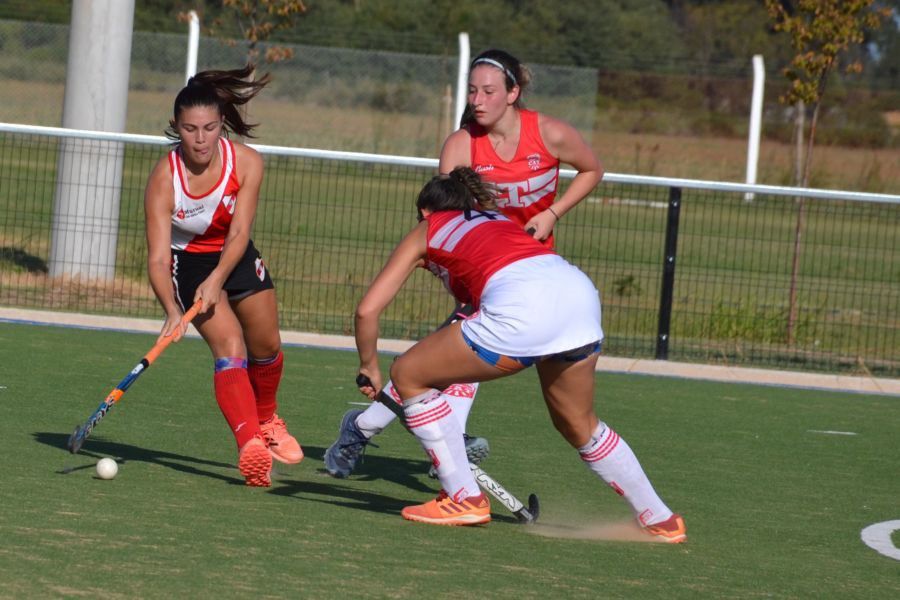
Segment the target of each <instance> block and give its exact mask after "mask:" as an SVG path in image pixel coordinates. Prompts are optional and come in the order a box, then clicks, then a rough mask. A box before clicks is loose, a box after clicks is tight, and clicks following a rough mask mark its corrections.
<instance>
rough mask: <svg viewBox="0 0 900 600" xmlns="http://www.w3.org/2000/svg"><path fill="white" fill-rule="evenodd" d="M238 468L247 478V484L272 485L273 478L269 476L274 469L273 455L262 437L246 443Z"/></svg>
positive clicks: (242, 449) (257, 485) (256, 485)
mask: <svg viewBox="0 0 900 600" xmlns="http://www.w3.org/2000/svg"><path fill="white" fill-rule="evenodd" d="M238 469H240V471H241V475H243V476H244V479H246V480H247V485H252V486H255V487H269V486H270V485H272V479H271V478H270V477H269V473H271V471H272V455H271V454H269V450H268V448H266V443H265V442H264V441H263V440H262V438H259V437H254V438H251V439H250V441H249V442H247V443H246V444H244V447H243V448H241V452H240V456H239V458H238Z"/></svg>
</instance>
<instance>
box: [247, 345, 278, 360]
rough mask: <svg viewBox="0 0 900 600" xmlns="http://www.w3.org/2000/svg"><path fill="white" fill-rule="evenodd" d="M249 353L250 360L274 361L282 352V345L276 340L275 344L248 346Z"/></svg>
mask: <svg viewBox="0 0 900 600" xmlns="http://www.w3.org/2000/svg"><path fill="white" fill-rule="evenodd" d="M247 352H248V354H249V358H250V360H256V361H260V360H268V359H274V358H276V357H277V356H278V354H279V353H280V352H281V343H280V342H279V341H278V340H275V341H274V343H272V342H270V343H266V344H255V345H254V346H252V347H250V346H249V345H248V347H247Z"/></svg>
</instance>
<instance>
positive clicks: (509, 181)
mask: <svg viewBox="0 0 900 600" xmlns="http://www.w3.org/2000/svg"><path fill="white" fill-rule="evenodd" d="M519 118H520V122H521V125H520V130H519V145H518V147H517V148H516V154H515V155H514V156H513V158H512V160H510V161H509V162H506V161H505V160H503V159H502V158H500V157H499V156H497V153H496V152H495V151H494V146H493V145H492V144H491V140H490V139H489V138H488V136H487V133H486V132H485V131H484V129H482V128H481V127H480V126H478V125H477V124H476V125H473V126H470V127H469V129H468V131H469V135H470V136H471V138H472V142H471V150H470V154H471V159H472V169H473V170H474V171H475V172H476V173H478V174H479V175H480V176H481V178H482V179H483V180H485V181H488V182H490V183H493V184H494V185H495V186H497V188H498V189H499V192H500V195H499V197H498V198H497V206H498V207H499V208H500V210H501V211H502V212H503V214H504V215H506V216H507V217H509V218H510V219H512V220H513V221H515V222H516V223H518V224H519V226H520V227H523V228H524V227H525V224H526V223H528V220H529V219H531V217H533V216H534V215H536V214H538V213H539V212H542V211H545V210H547V209H548V208H549V207H550V205H551V204H553V200H554V199H555V198H556V188H557V183H558V182H559V159H558V158H556V157H555V156H553V155H552V154H550V152H549V151H548V150H547V147H546V146H545V145H544V140H543V139H542V138H541V130H540V128H539V127H538V113H536V112H534V111H532V110H520V111H519ZM544 244H546V245H547V246H549V247H551V248H552V247H553V235H552V234H551V235H550V236H548V237H547V239H546V240H544Z"/></svg>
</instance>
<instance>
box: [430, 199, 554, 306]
mask: <svg viewBox="0 0 900 600" xmlns="http://www.w3.org/2000/svg"><path fill="white" fill-rule="evenodd" d="M425 219H426V220H427V221H428V233H427V235H426V239H427V244H428V247H427V250H426V252H425V266H426V268H428V269H429V270H430V271H431V272H432V273H434V274H435V275H437V276H438V277H439V278H440V279H441V280H442V281H444V285H446V286H447V289H448V290H450V292H451V293H452V294H453V295H454V296H455V297H456V299H457V300H458V301H460V302H466V303H471V304H472V305H473V306H474V307H475V308H478V306H479V304H480V302H481V292H482V290H483V289H484V286H485V284H486V283H487V281H488V279H490V277H491V275H493V274H494V273H496V272H497V271H499V270H500V269H502V268H503V267H505V266H506V265H509V264H511V263H514V262H516V261H519V260H521V259H523V258H529V257H532V256H539V255H542V254H556V253H555V252H554V251H553V250H552V249H550V248H548V247H546V246H544V245H543V244H541V243H540V242H539V241H537V240H536V239H534V238H533V237H531V236H530V235H528V234H527V233H525V231H523V230H522V227H521V226H519V225H518V224H516V223H514V222H512V221H511V220H510V219H509V218H507V217H506V216H504V215H502V214H500V213H498V212H495V211H479V210H471V211H461V210H448V211H439V212H435V213H432V214H430V215H428V216H427V217H425Z"/></svg>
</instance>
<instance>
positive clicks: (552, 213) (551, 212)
mask: <svg viewBox="0 0 900 600" xmlns="http://www.w3.org/2000/svg"><path fill="white" fill-rule="evenodd" d="M547 210H549V211H550V214H551V215H553V216H554V217H556V220H557V221H559V215H558V214H556V211H555V210H553V207H552V206H548V207H547Z"/></svg>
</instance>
